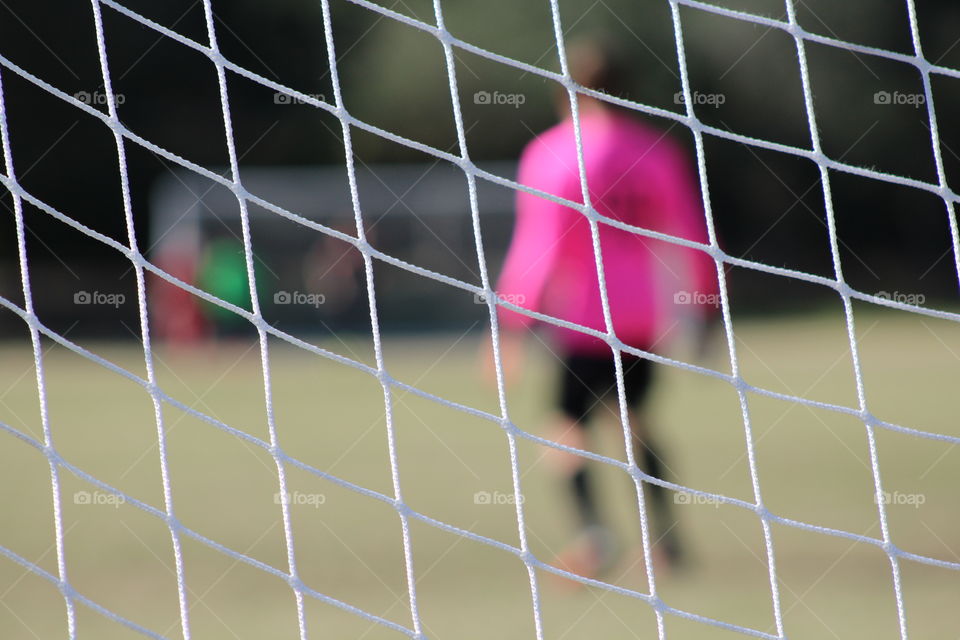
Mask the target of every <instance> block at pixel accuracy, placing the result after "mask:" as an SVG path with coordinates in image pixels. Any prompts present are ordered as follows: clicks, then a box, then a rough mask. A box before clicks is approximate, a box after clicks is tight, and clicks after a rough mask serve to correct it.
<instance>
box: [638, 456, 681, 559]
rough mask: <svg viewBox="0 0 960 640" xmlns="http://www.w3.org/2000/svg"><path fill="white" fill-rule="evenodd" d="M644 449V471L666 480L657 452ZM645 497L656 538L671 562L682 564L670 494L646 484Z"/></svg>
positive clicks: (657, 486) (655, 485)
mask: <svg viewBox="0 0 960 640" xmlns="http://www.w3.org/2000/svg"><path fill="white" fill-rule="evenodd" d="M640 446H641V447H642V449H643V451H642V452H641V455H642V460H643V462H642V464H643V468H644V470H645V471H646V472H647V473H648V474H649V475H651V476H653V477H654V478H657V479H658V480H663V479H664V477H663V476H664V473H663V472H664V469H663V461H662V460H661V459H660V457H659V456H658V455H657V452H656V450H655V449H654V448H653V447H652V446H650V445H648V444H647V445H640ZM644 492H645V495H646V496H648V497H649V498H650V503H649V504H650V510H651V511H652V515H653V523H652V524H653V531H654V538H655V539H659V541H660V544H661V545H662V546H663V548H664V549H665V550H666V552H667V554H668V555H669V556H670V559H671V561H673V562H680V560H681V557H682V555H683V550H682V549H681V546H680V540H679V539H678V537H677V532H676V527H675V526H674V525H675V524H676V522H675V520H674V517H673V509H672V507H671V505H670V499H669V496H670V493H669V492H668V491H667V490H666V489H664V488H663V487H661V486H660V485H658V484H652V483H649V482H648V483H644Z"/></svg>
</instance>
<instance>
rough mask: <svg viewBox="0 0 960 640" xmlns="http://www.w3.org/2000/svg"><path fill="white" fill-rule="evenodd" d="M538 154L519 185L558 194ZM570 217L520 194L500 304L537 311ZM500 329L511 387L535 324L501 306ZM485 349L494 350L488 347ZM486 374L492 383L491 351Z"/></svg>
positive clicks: (549, 165)
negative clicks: (528, 333)
mask: <svg viewBox="0 0 960 640" xmlns="http://www.w3.org/2000/svg"><path fill="white" fill-rule="evenodd" d="M543 155H544V154H543V153H540V152H538V150H537V143H534V145H533V146H532V147H531V148H530V149H528V150H527V152H525V153H524V155H523V157H522V159H521V161H520V169H519V177H518V181H519V182H520V183H521V184H524V185H528V186H531V187H534V188H537V189H540V190H542V191H545V192H547V193H560V194H562V193H563V191H562V190H561V189H560V188H559V186H562V185H559V183H558V177H562V176H559V174H558V172H556V171H553V169H555V168H556V167H555V164H556V161H555V160H553V161H552V162H551V161H549V160H548V159H546V158H544V157H543ZM568 215H569V214H568V213H567V212H566V211H565V210H564V207H563V206H562V205H560V204H557V203H555V202H553V201H551V200H547V199H545V198H541V197H540V196H537V195H534V194H531V193H528V192H526V191H518V192H517V198H516V222H515V224H514V232H513V238H512V240H511V242H510V247H509V249H508V250H507V256H506V260H505V262H504V267H503V272H502V273H501V275H500V279H499V281H498V282H497V286H496V293H497V300H498V303H501V302H508V303H511V304H514V305H516V306H518V307H522V308H524V309H529V310H531V311H539V310H540V309H541V305H542V299H543V293H544V289H545V288H546V286H547V281H548V279H549V276H550V274H551V272H552V271H553V270H554V267H555V265H556V260H557V256H558V254H559V251H560V247H561V241H562V239H563V221H564V219H566V218H565V216H568ZM497 320H498V324H499V328H500V332H499V335H500V350H501V357H502V363H503V367H504V375H505V377H506V378H507V380H508V381H512V380H514V379H515V378H516V377H517V376H518V375H519V370H520V366H521V361H522V356H523V341H524V340H523V339H524V337H525V335H526V332H527V331H529V330H530V329H531V328H532V327H533V325H534V324H535V320H534V319H533V318H531V317H530V316H528V315H525V314H523V313H519V312H516V311H513V310H511V309H508V308H506V307H504V306H503V305H502V304H498V305H497ZM485 347H491V343H490V342H489V341H487V344H486V345H485ZM482 360H483V362H484V364H485V367H484V369H485V371H486V373H487V374H488V376H489V378H491V379H492V378H493V359H492V350H487V351H486V353H485V354H482Z"/></svg>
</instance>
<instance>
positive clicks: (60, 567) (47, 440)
mask: <svg viewBox="0 0 960 640" xmlns="http://www.w3.org/2000/svg"><path fill="white" fill-rule="evenodd" d="M0 145H2V148H3V158H4V171H6V173H7V175H8V176H9V177H10V178H11V179H12V180H13V181H14V182H16V172H15V171H14V168H13V152H12V150H11V145H10V128H9V125H8V123H7V109H6V99H5V97H4V92H3V73H2V71H0ZM12 195H13V215H14V220H15V225H16V230H17V231H16V233H17V262H18V265H19V267H20V285H21V290H22V292H23V311H24V314H25V317H24V320H25V321H26V323H27V327H28V328H29V330H30V346H31V349H32V352H33V369H34V375H35V381H36V385H37V399H38V403H39V409H40V423H41V425H42V428H43V445H42V447H41V449H40V450H41V451H42V452H43V454H44V455H45V456H46V458H47V464H48V465H49V467H50V493H51V498H52V501H53V529H54V544H55V546H56V550H57V582H56V584H57V586H58V587H59V589H60V592H61V593H62V594H63V599H64V604H65V605H66V615H67V636H68V637H69V638H70V640H76V637H77V620H76V606H75V604H74V599H75V597H76V595H75V593H74V591H73V587H71V585H70V582H69V581H68V580H67V561H66V552H65V550H64V540H63V498H62V492H61V490H60V468H59V466H58V465H57V462H56V458H55V456H56V449H54V446H53V431H52V429H51V427H50V413H49V411H48V405H47V384H46V376H45V375H44V369H43V349H42V347H41V345H40V331H39V329H38V326H37V325H38V324H39V318H37V316H36V314H35V313H34V310H33V288H32V287H31V286H30V269H29V266H28V263H27V237H26V232H25V231H26V225H25V224H24V220H23V198H22V197H21V196H20V195H19V194H18V193H16V192H13V193H12Z"/></svg>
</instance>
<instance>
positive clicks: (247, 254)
mask: <svg viewBox="0 0 960 640" xmlns="http://www.w3.org/2000/svg"><path fill="white" fill-rule="evenodd" d="M93 1H94V2H99V0H93ZM203 14H204V20H205V23H206V30H207V38H208V39H209V41H210V49H211V51H212V52H213V53H214V56H213V58H212V59H213V62H214V65H215V66H216V70H217V84H218V91H219V97H220V108H221V116H222V119H223V129H224V136H225V139H226V145H227V153H228V155H229V158H230V175H231V180H230V190H231V191H232V192H233V193H234V195H235V196H236V199H237V203H238V204H239V206H240V223H241V231H242V236H243V254H244V262H245V266H246V274H247V288H248V291H249V293H250V306H251V310H252V318H251V321H252V322H253V324H254V326H255V327H256V330H257V342H258V346H259V347H260V349H259V350H260V367H261V373H262V376H263V396H264V406H265V409H266V420H267V431H268V434H269V437H270V448H269V450H268V451H269V453H270V456H271V457H272V458H273V461H274V465H275V466H276V469H277V482H278V485H279V489H280V491H279V494H280V495H279V497H280V516H281V519H282V522H283V539H284V547H285V550H286V555H287V570H288V583H289V585H290V587H291V589H293V595H294V600H295V602H296V607H297V627H298V629H299V632H300V639H301V640H306V638H307V623H306V615H305V613H304V604H303V591H302V585H303V583H302V582H301V580H300V576H299V574H298V571H297V562H296V553H295V550H294V541H293V523H292V521H291V517H290V494H289V492H288V491H287V477H286V470H285V469H284V465H283V461H282V459H281V457H280V451H281V449H280V443H279V438H278V435H277V425H276V419H275V416H274V412H273V392H272V388H271V379H270V352H269V345H268V340H267V332H266V331H265V330H264V326H265V325H266V324H267V323H266V321H265V320H264V319H263V314H262V313H261V312H260V299H259V295H258V292H257V281H256V272H255V269H254V257H253V240H252V237H251V234H250V216H249V211H248V209H247V203H248V200H247V198H246V197H244V194H245V193H246V190H245V189H243V187H242V186H241V182H240V165H239V161H238V160H237V149H236V143H235V141H234V133H233V120H232V117H231V115H230V100H229V94H228V92H227V77H226V70H225V69H224V67H223V56H222V55H221V54H220V48H219V45H218V43H217V33H216V27H215V25H214V14H213V7H212V6H211V3H210V0H203Z"/></svg>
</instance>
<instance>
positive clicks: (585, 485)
mask: <svg viewBox="0 0 960 640" xmlns="http://www.w3.org/2000/svg"><path fill="white" fill-rule="evenodd" d="M592 480H593V477H592V476H591V474H590V472H589V470H588V469H587V468H586V467H581V468H580V469H578V470H577V471H576V472H574V473H573V475H571V476H570V478H569V481H570V491H571V493H572V494H573V500H574V504H575V505H576V507H577V517H578V518H579V519H580V525H581V526H582V527H583V528H584V529H587V528H589V527H592V526H595V525H599V524H600V514H599V513H598V512H597V503H596V500H595V499H594V497H595V496H594V491H593V482H592Z"/></svg>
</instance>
